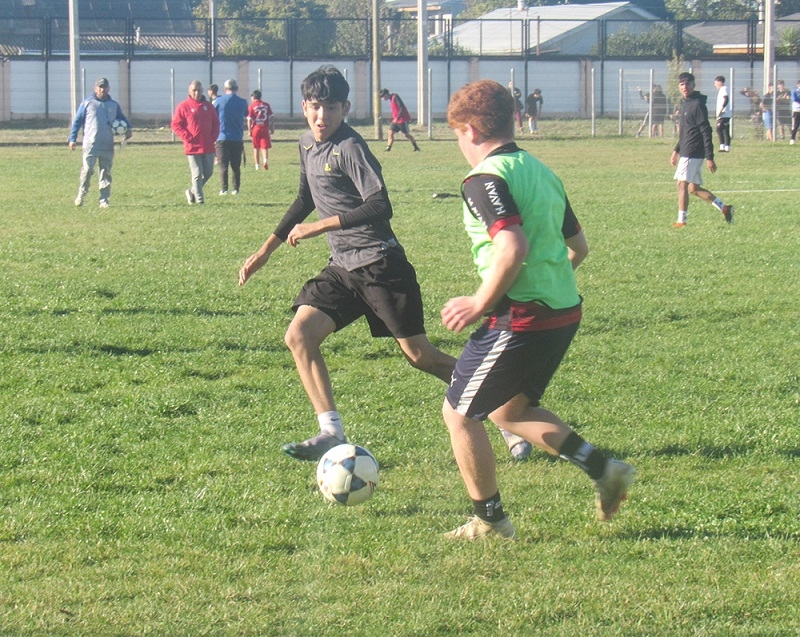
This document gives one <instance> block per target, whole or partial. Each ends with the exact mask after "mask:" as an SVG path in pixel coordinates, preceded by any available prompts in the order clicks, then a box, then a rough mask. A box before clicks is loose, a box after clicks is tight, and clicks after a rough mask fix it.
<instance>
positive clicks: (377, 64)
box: [372, 0, 383, 139]
mask: <svg viewBox="0 0 800 637" xmlns="http://www.w3.org/2000/svg"><path fill="white" fill-rule="evenodd" d="M380 27H381V0H372V118H373V121H374V122H375V139H383V129H382V128H381V95H380V91H381V34H380Z"/></svg>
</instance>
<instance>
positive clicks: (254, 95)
mask: <svg viewBox="0 0 800 637" xmlns="http://www.w3.org/2000/svg"><path fill="white" fill-rule="evenodd" d="M250 97H255V98H256V99H257V100H260V99H261V91H259V90H258V89H256V90H255V91H253V92H252V93H251V94H250Z"/></svg>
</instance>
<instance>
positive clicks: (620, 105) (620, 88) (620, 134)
mask: <svg viewBox="0 0 800 637" xmlns="http://www.w3.org/2000/svg"><path fill="white" fill-rule="evenodd" d="M624 76H625V72H624V71H623V70H622V69H620V70H619V136H620V137H622V84H623V79H624Z"/></svg>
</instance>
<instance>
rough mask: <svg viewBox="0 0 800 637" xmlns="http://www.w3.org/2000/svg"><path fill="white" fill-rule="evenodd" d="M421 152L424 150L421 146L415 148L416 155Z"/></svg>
mask: <svg viewBox="0 0 800 637" xmlns="http://www.w3.org/2000/svg"><path fill="white" fill-rule="evenodd" d="M421 150H422V149H421V148H420V147H419V146H414V152H415V153H418V152H420V151H421Z"/></svg>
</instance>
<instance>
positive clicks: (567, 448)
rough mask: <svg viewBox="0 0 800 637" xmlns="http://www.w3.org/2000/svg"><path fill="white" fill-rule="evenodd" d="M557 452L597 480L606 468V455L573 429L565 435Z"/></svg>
mask: <svg viewBox="0 0 800 637" xmlns="http://www.w3.org/2000/svg"><path fill="white" fill-rule="evenodd" d="M558 454H559V455H560V456H561V457H562V458H564V460H569V461H570V462H571V463H573V464H575V465H578V466H579V467H580V468H581V469H583V470H584V471H585V472H586V473H587V474H588V476H589V477H590V478H591V479H592V480H599V479H600V478H601V477H603V473H604V472H605V470H606V457H605V456H604V455H603V454H602V453H601V452H600V451H598V450H597V449H595V448H594V446H593V445H590V444H589V443H588V442H586V441H585V440H584V439H583V438H581V437H580V436H579V435H578V434H576V433H575V432H574V431H573V432H572V433H571V434H570V435H569V436H567V439H566V440H565V441H564V444H563V445H561V449H559V451H558Z"/></svg>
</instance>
